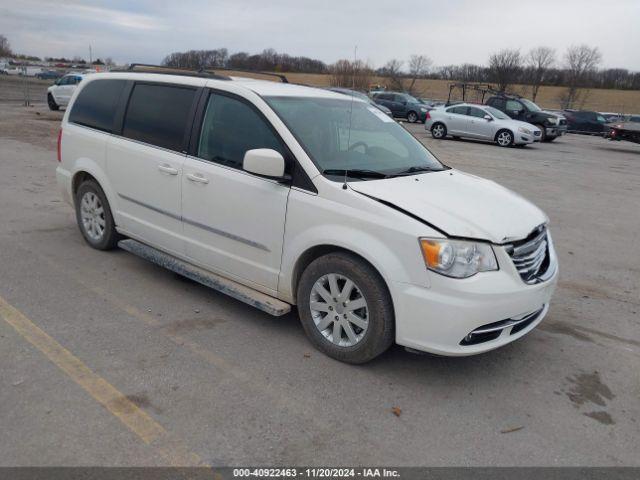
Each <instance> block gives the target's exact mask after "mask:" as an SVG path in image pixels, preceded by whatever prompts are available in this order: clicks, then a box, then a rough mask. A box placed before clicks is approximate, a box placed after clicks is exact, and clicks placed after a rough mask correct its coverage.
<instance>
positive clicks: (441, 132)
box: [431, 122, 447, 140]
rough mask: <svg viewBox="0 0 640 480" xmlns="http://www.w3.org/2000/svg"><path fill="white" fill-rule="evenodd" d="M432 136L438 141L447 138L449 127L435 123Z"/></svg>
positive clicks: (432, 127)
mask: <svg viewBox="0 0 640 480" xmlns="http://www.w3.org/2000/svg"><path fill="white" fill-rule="evenodd" d="M431 136H432V137H433V138H435V139H437V140H441V139H443V138H445V137H446V136H447V126H446V125H445V124H444V123H442V122H437V123H434V124H433V125H432V126H431Z"/></svg>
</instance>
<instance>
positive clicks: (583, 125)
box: [562, 110, 609, 135]
mask: <svg viewBox="0 0 640 480" xmlns="http://www.w3.org/2000/svg"><path fill="white" fill-rule="evenodd" d="M562 114H563V115H564V116H565V118H566V119H567V130H568V131H569V132H575V133H587V134H600V135H602V134H604V133H606V132H608V131H609V127H607V119H606V118H605V117H604V115H602V114H600V113H598V112H591V111H588V110H565V111H564V112H562Z"/></svg>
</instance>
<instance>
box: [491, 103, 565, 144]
mask: <svg viewBox="0 0 640 480" xmlns="http://www.w3.org/2000/svg"><path fill="white" fill-rule="evenodd" d="M486 104H487V105H489V106H491V107H493V108H496V109H498V110H500V111H501V112H504V113H506V114H507V115H509V116H510V117H511V118H513V119H514V120H520V121H522V122H527V123H531V124H532V125H535V126H536V127H538V128H539V129H540V131H541V132H542V141H543V142H551V141H553V140H554V139H556V138H557V137H559V136H561V135H564V134H565V133H566V132H567V120H566V119H565V118H564V117H562V116H561V115H557V114H554V113H551V112H545V111H544V110H542V109H541V108H540V107H539V106H538V105H536V104H535V103H533V102H532V101H531V100H527V99H526V98H521V97H512V96H507V95H504V96H503V95H498V96H495V97H491V98H489V100H487V102H486Z"/></svg>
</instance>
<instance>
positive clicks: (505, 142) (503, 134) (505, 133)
mask: <svg viewBox="0 0 640 480" xmlns="http://www.w3.org/2000/svg"><path fill="white" fill-rule="evenodd" d="M495 142H496V144H497V145H498V146H499V147H510V146H511V145H513V133H511V131H509V130H504V129H503V130H499V131H498V133H496V138H495Z"/></svg>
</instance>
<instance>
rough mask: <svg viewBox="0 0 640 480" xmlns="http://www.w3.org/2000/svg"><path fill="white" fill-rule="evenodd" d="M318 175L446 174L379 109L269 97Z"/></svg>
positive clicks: (345, 102) (322, 100) (324, 100)
mask: <svg viewBox="0 0 640 480" xmlns="http://www.w3.org/2000/svg"><path fill="white" fill-rule="evenodd" d="M266 101H267V103H268V104H269V105H270V106H271V108H273V110H274V111H275V112H276V113H277V114H278V115H279V116H280V118H282V120H283V121H284V122H285V123H286V124H287V126H288V128H289V129H290V130H291V132H292V133H293V134H294V136H295V137H296V138H297V139H298V141H299V142H300V143H301V145H302V146H303V147H304V148H305V150H306V151H307V153H308V154H309V156H310V157H311V158H312V160H313V161H314V162H315V164H316V166H317V167H318V168H319V169H320V171H322V172H324V173H325V175H327V176H328V177H330V178H332V177H333V178H332V179H336V180H337V179H338V177H340V174H339V173H337V172H338V171H343V172H344V171H345V170H346V171H348V172H349V171H356V170H357V171H360V172H361V173H360V175H362V176H361V177H358V174H356V173H354V174H353V177H354V178H361V179H364V178H365V175H364V174H363V173H362V171H366V172H368V173H372V172H373V173H379V174H381V175H401V174H410V173H420V172H422V171H434V170H437V171H439V170H444V169H445V168H446V167H444V166H443V165H442V164H441V163H440V162H439V161H438V160H436V158H435V157H434V156H433V155H432V154H431V152H429V151H428V150H427V149H426V148H425V147H424V145H422V144H421V143H420V142H419V141H418V140H416V139H415V138H414V137H413V136H412V135H411V134H410V133H409V132H407V131H406V130H405V129H404V128H403V127H401V126H400V125H399V124H397V123H396V122H395V121H393V120H392V119H391V118H389V117H388V116H387V115H385V114H384V113H383V112H381V111H380V110H378V109H377V108H375V107H373V106H371V105H368V104H366V103H363V102H359V101H357V102H351V101H349V100H342V99H329V98H312V97H267V98H266Z"/></svg>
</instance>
